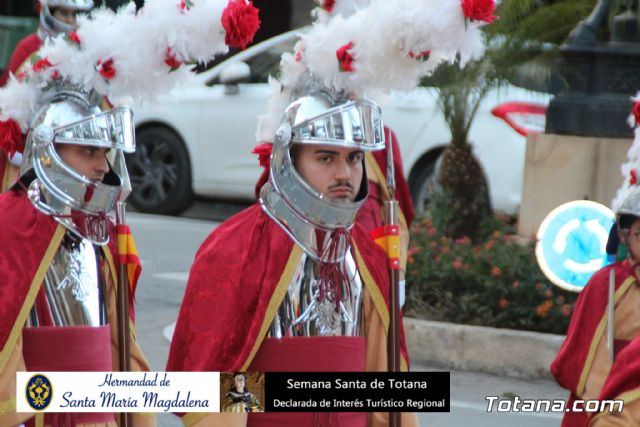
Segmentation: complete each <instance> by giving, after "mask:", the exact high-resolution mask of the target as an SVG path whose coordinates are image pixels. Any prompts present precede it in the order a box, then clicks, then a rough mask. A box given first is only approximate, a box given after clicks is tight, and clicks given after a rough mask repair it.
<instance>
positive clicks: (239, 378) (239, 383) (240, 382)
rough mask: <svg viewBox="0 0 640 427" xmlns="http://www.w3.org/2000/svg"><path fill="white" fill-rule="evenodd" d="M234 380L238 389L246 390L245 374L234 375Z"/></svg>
mask: <svg viewBox="0 0 640 427" xmlns="http://www.w3.org/2000/svg"><path fill="white" fill-rule="evenodd" d="M233 382H234V384H235V385H236V390H238V391H242V390H244V376H242V375H236V376H235V377H233Z"/></svg>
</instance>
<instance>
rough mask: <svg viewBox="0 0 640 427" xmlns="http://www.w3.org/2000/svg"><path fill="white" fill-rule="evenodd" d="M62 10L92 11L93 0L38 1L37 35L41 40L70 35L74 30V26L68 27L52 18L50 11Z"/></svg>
mask: <svg viewBox="0 0 640 427" xmlns="http://www.w3.org/2000/svg"><path fill="white" fill-rule="evenodd" d="M56 8H64V9H69V10H72V11H75V12H90V11H91V9H93V0H40V25H39V27H38V34H39V35H40V38H41V39H43V40H44V39H45V38H50V37H55V36H56V35H58V34H59V33H70V32H71V31H73V30H75V26H74V25H69V24H67V23H65V22H62V21H60V20H59V19H57V18H55V17H54V16H53V12H52V9H53V10H55V9H56Z"/></svg>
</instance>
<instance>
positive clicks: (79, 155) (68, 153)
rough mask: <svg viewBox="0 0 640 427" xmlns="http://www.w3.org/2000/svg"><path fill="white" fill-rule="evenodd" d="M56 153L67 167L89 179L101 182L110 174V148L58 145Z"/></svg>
mask: <svg viewBox="0 0 640 427" xmlns="http://www.w3.org/2000/svg"><path fill="white" fill-rule="evenodd" d="M56 151H57V152H58V155H59V156H60V158H61V159H62V161H64V162H65V163H66V164H67V165H69V166H70V167H71V168H72V169H74V170H75V171H76V172H78V173H79V174H80V175H84V176H85V177H86V178H87V179H90V180H91V181H95V182H101V181H102V180H103V179H104V176H105V175H106V174H107V173H108V172H109V162H108V161H107V153H108V152H109V149H108V148H98V147H91V146H88V145H75V144H57V145H56Z"/></svg>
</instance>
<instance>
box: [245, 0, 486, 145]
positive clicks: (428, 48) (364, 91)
mask: <svg viewBox="0 0 640 427" xmlns="http://www.w3.org/2000/svg"><path fill="white" fill-rule="evenodd" d="M316 15H317V17H318V19H317V21H316V22H315V23H314V25H313V27H312V29H311V30H310V31H309V32H307V33H305V34H303V35H302V36H301V41H300V44H299V46H298V48H297V51H298V55H299V59H298V62H299V66H298V67H297V68H295V67H292V66H291V61H294V57H293V56H291V55H289V56H287V57H286V58H285V57H283V61H282V62H281V70H280V71H281V77H280V86H278V85H276V84H272V88H274V90H273V92H272V99H271V100H270V101H269V108H268V112H267V114H266V116H263V117H261V118H260V120H259V125H258V131H257V132H256V137H257V139H258V141H259V142H264V141H272V140H273V136H274V135H275V133H276V130H277V127H278V125H279V123H280V120H281V118H282V116H283V114H284V108H286V106H287V104H288V101H289V99H286V100H285V97H286V96H287V95H289V94H290V92H291V89H289V90H287V87H288V86H289V84H290V83H288V82H293V84H295V81H296V77H297V76H299V75H300V74H302V72H304V71H309V72H310V73H312V74H314V75H315V76H316V77H318V78H320V79H322V81H323V83H324V84H325V85H326V86H328V87H331V88H334V89H336V90H344V91H346V92H348V93H350V94H352V95H354V96H356V97H363V96H365V95H368V94H371V93H372V92H375V93H381V94H388V93H389V92H390V91H393V90H400V91H410V90H413V89H414V88H415V87H416V86H417V85H418V83H419V81H420V78H421V77H423V76H426V75H428V74H430V73H431V72H433V71H434V70H435V68H436V67H437V66H438V65H440V64H441V63H442V62H445V61H447V62H453V61H455V60H456V59H457V58H459V60H460V65H461V66H464V65H465V64H466V63H467V62H468V61H470V60H472V59H479V58H480V57H481V56H482V55H483V54H484V50H485V45H484V37H483V34H482V32H481V31H480V27H481V26H482V25H483V24H484V23H483V22H478V21H471V20H468V19H466V18H465V16H464V14H463V11H462V7H461V3H460V0H393V1H389V0H350V1H348V0H343V2H340V0H336V3H335V4H334V10H333V13H328V12H326V11H323V10H319V11H316ZM344 46H351V47H350V48H349V49H348V53H349V54H350V55H351V56H352V57H353V68H354V70H353V71H351V72H345V71H344V70H342V69H341V67H340V63H339V61H338V59H337V56H336V52H337V51H338V50H339V49H341V48H343V47H344ZM427 52H428V59H426V60H421V59H419V57H420V56H421V55H424V56H425V57H427V56H426V55H427ZM291 71H294V73H293V74H292V75H289V73H290V72H291ZM276 98H277V100H276Z"/></svg>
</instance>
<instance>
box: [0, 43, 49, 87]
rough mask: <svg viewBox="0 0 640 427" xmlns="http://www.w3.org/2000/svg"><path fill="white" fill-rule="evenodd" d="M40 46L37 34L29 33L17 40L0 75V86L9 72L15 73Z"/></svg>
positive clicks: (6, 79)
mask: <svg viewBox="0 0 640 427" xmlns="http://www.w3.org/2000/svg"><path fill="white" fill-rule="evenodd" d="M41 46H42V40H40V37H38V34H36V33H33V34H29V35H28V36H27V37H25V38H23V39H22V40H20V41H19V42H18V44H17V45H16V48H15V49H14V51H13V54H11V59H9V64H8V65H7V69H6V70H4V72H3V73H2V76H0V87H3V86H4V85H6V84H7V82H8V81H9V73H12V74H15V73H16V72H17V71H18V69H19V68H20V66H21V65H22V64H24V62H25V61H26V60H27V58H29V57H30V56H31V55H32V54H33V53H35V52H36V51H37V50H38V49H40V47H41Z"/></svg>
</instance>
